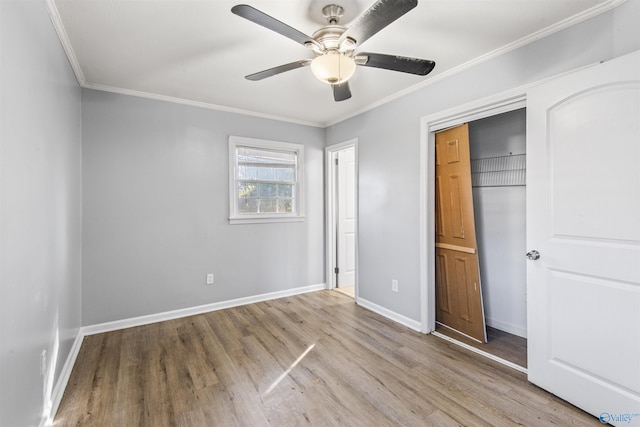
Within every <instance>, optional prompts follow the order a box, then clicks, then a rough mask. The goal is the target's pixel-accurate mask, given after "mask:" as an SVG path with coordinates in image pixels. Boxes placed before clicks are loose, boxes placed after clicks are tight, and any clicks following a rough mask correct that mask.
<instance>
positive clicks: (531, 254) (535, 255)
mask: <svg viewBox="0 0 640 427" xmlns="http://www.w3.org/2000/svg"><path fill="white" fill-rule="evenodd" d="M527 259H530V260H531V261H535V260H537V259H540V252H538V251H536V250H535V249H534V250H532V251H529V252H527Z"/></svg>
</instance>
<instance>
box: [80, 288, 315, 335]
mask: <svg viewBox="0 0 640 427" xmlns="http://www.w3.org/2000/svg"><path fill="white" fill-rule="evenodd" d="M323 289H326V285H325V284H324V283H321V284H318V285H309V286H303V287H300V288H293V289H286V290H284V291H276V292H269V293H266V294H260V295H253V296H250V297H244V298H237V299H232V300H228V301H220V302H214V303H211V304H204V305H198V306H195V307H188V308H182V309H179V310H172V311H165V312H163V313H156V314H149V315H146V316H139V317H132V318H129V319H122V320H115V321H113V322H105V323H98V324H96V325H90V326H85V327H83V328H82V332H83V333H84V335H85V336H86V335H94V334H101V333H103V332H111V331H117V330H120V329H126V328H132V327H134V326H143V325H148V324H150V323H157V322H164V321H165V320H173V319H179V318H181V317H187V316H195V315H197V314H202V313H208V312H210V311H216V310H223V309H225V308H232V307H238V306H241V305H247V304H253V303H256V302H262V301H269V300H272V299H276V298H284V297H289V296H292V295H299V294H304V293H307V292H315V291H320V290H323Z"/></svg>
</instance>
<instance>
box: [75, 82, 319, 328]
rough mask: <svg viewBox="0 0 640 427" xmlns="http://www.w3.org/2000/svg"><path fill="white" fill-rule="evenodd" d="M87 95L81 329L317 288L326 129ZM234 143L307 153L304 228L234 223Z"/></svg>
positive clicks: (298, 224) (100, 94)
mask: <svg viewBox="0 0 640 427" xmlns="http://www.w3.org/2000/svg"><path fill="white" fill-rule="evenodd" d="M82 94H83V95H82V115H83V116H82V117H83V129H82V139H83V221H84V222H83V264H82V266H83V271H82V279H83V298H82V301H83V323H84V324H85V325H91V324H96V323H101V322H107V321H113V320H119V319H127V318H131V317H136V316H142V315H147V314H154V313H160V312H165V311H170V310H176V309H181V308H187V307H193V306H198V305H202V304H209V303H214V302H220V301H226V300H230V299H235V298H241V297H249V296H254V295H258V294H264V293H270V292H276V291H281V290H286V289H292V288H297V287H302V286H307V285H316V284H321V283H324V190H323V184H324V173H323V156H324V130H323V129H319V128H314V127H308V126H301V125H295V124H289V123H284V122H277V121H272V120H266V119H261V118H255V117H249V116H243V115H237V114H232V113H226V112H220V111H215V110H208V109H203V108H196V107H190V106H185V105H179V104H172V103H167V102H162V101H154V100H149V99H142V98H136V97H130V96H124V95H116V94H110V93H105V92H98V91H93V90H83V92H82ZM229 135H239V136H247V137H253V138H260V139H270V140H279V141H284V142H296V143H302V144H304V145H305V163H306V164H305V175H306V176H305V186H306V220H305V221H304V222H296V223H278V224H241V225H229V223H228V220H227V217H228V215H229V207H228V205H229V198H228V170H229V169H228V137H229ZM207 273H214V274H215V282H216V284H215V285H213V286H207V285H205V279H206V274H207Z"/></svg>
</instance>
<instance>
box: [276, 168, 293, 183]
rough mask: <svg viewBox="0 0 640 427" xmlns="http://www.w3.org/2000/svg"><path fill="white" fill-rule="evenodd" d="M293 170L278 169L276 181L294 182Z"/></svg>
mask: <svg viewBox="0 0 640 427" xmlns="http://www.w3.org/2000/svg"><path fill="white" fill-rule="evenodd" d="M293 178H294V176H293V168H277V169H276V181H281V182H292V181H293Z"/></svg>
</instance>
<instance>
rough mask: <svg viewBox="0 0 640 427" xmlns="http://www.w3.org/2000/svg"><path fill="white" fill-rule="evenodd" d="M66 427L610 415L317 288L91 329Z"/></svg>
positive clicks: (478, 422) (530, 420) (520, 420)
mask: <svg viewBox="0 0 640 427" xmlns="http://www.w3.org/2000/svg"><path fill="white" fill-rule="evenodd" d="M54 425H55V426H154V427H155V426H212V425H222V426H225V427H226V426H252V427H253V426H298V425H314V426H315V425H317V426H345V425H349V426H372V425H375V426H396V425H403V426H424V425H434V426H443V427H454V426H470V425H473V426H491V425H525V426H529V425H531V426H539V425H573V426H587V425H594V426H596V425H600V423H599V422H598V420H597V419H596V418H594V417H592V416H590V415H588V414H586V413H584V412H582V411H581V410H579V409H577V408H575V407H573V406H571V405H570V404H568V403H566V402H564V401H562V400H561V399H559V398H557V397H555V396H553V395H551V394H549V393H547V392H545V391H543V390H541V389H539V388H538V387H536V386H534V385H532V384H530V383H528V382H527V381H526V376H525V375H524V374H522V373H520V372H517V371H515V370H512V369H510V368H508V367H505V366H504V365H501V364H498V363H496V362H494V361H492V360H489V359H486V358H483V357H481V356H479V355H477V354H475V353H473V352H470V351H467V350H465V349H463V348H461V347H458V346H455V345H453V344H451V343H449V342H447V341H444V340H442V339H440V338H437V337H434V336H431V335H424V334H420V333H418V332H415V331H412V330H410V329H408V328H405V327H404V326H402V325H399V324H397V323H395V322H392V321H391V320H389V319H386V318H384V317H382V316H379V315H377V314H376V313H373V312H371V311H368V310H366V309H363V308H362V307H359V306H357V305H356V304H354V300H353V299H352V298H349V297H347V296H345V295H343V294H341V293H338V292H332V291H319V292H313V293H308V294H303V295H297V296H293V297H287V298H281V299H278V300H273V301H265V302H260V303H256V304H251V305H247V306H243V307H235V308H230V309H226V310H220V311H215V312H210V313H205V314H201V315H197V316H191V317H186V318H182V319H176V320H171V321H167V322H161V323H156V324H152V325H146V326H140V327H136V328H131V329H125V330H121V331H114V332H109V333H106V334H98V335H92V336H88V337H86V338H85V340H84V342H83V344H82V347H81V349H80V352H79V355H78V358H77V360H76V364H75V366H74V368H73V371H72V374H71V377H70V380H69V383H68V386H67V389H66V390H65V393H64V396H63V399H62V401H61V403H60V407H59V410H58V414H57V415H56V418H55V420H54Z"/></svg>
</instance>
